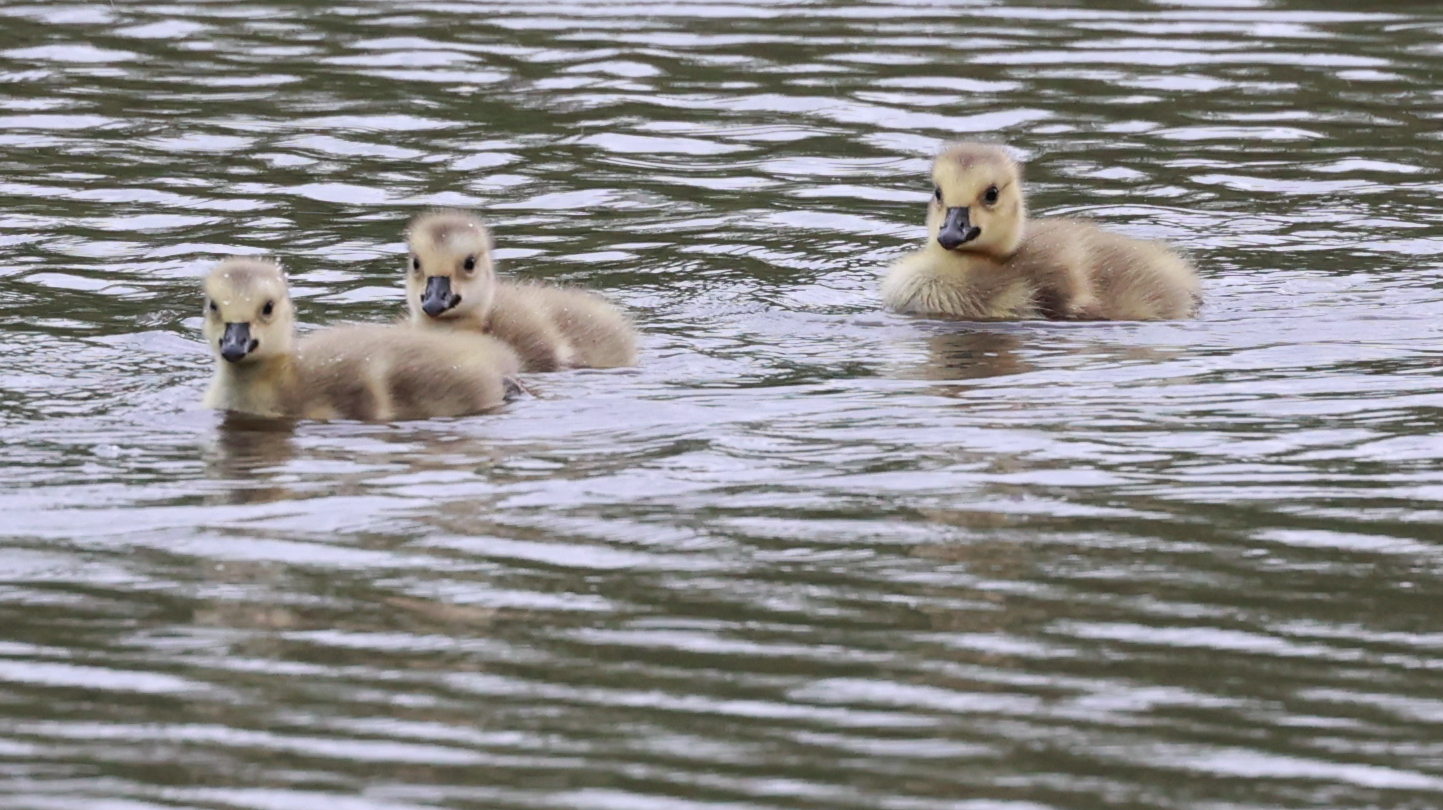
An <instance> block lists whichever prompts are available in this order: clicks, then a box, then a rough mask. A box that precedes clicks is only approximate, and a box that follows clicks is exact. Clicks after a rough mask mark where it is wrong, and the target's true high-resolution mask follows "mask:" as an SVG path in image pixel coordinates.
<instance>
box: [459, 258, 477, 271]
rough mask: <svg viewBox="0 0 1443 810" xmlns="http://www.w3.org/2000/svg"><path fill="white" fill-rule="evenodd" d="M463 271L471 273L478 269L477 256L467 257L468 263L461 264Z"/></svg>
mask: <svg viewBox="0 0 1443 810" xmlns="http://www.w3.org/2000/svg"><path fill="white" fill-rule="evenodd" d="M461 269H462V270H465V271H466V272H468V273H469V272H471V271H472V270H475V269H476V257H475V256H467V257H466V261H464V262H462V263H461Z"/></svg>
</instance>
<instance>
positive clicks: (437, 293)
mask: <svg viewBox="0 0 1443 810" xmlns="http://www.w3.org/2000/svg"><path fill="white" fill-rule="evenodd" d="M459 303H461V296H459V295H455V294H453V293H452V292H451V279H450V278H449V277H447V276H431V277H430V278H428V279H426V290H425V292H423V293H421V311H422V312H425V313H426V314H427V315H430V316H431V317H432V318H435V317H437V316H439V315H440V314H441V313H443V312H445V311H446V310H448V309H450V308H451V307H454V306H456V305H457V304H459Z"/></svg>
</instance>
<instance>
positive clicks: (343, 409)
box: [202, 257, 521, 422]
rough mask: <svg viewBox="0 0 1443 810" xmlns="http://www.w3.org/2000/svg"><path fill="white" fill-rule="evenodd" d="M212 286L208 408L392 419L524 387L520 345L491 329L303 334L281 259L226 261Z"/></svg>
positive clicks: (471, 409) (208, 296) (482, 402)
mask: <svg viewBox="0 0 1443 810" xmlns="http://www.w3.org/2000/svg"><path fill="white" fill-rule="evenodd" d="M204 289H205V311H204V315H205V325H204V327H203V330H202V331H203V332H204V334H205V340H206V343H207V344H209V345H210V347H211V350H212V351H213V352H214V353H215V356H216V369H215V376H214V377H213V378H212V380H211V385H210V390H209V391H208V392H207V393H206V396H205V403H204V404H205V406H206V407H208V408H217V409H223V410H228V411H236V412H241V413H248V414H255V415H258V416H269V417H289V418H301V419H359V420H364V421H376V422H386V421H393V420H404V419H427V418H430V417H436V416H461V415H464V414H472V413H479V412H481V411H486V410H490V409H492V408H496V407H497V406H499V405H502V404H503V403H505V402H506V401H507V399H508V398H511V397H513V396H515V394H516V393H518V392H519V391H520V390H521V389H520V386H519V384H518V383H517V382H516V380H515V375H516V374H517V372H518V371H519V370H520V361H519V360H518V358H517V357H516V353H515V352H513V351H512V350H511V349H510V347H508V346H507V345H506V344H504V343H502V342H501V341H499V340H495V339H493V338H489V337H486V336H485V335H455V336H449V337H443V336H440V335H436V334H434V333H430V332H424V331H421V330H419V329H414V328H412V327H410V326H406V325H394V326H385V325H380V324H372V325H351V326H337V327H331V328H327V329H321V330H319V331H317V332H313V333H311V334H308V335H306V336H305V337H303V338H301V339H300V340H296V338H295V309H294V307H293V305H292V303H291V295H290V288H289V286H288V285H287V283H286V277H285V274H284V273H283V272H282V271H281V268H280V265H278V264H276V263H275V262H273V261H269V260H262V259H251V258H239V257H233V258H229V259H226V260H224V261H222V262H221V263H220V264H218V265H216V267H215V268H214V269H212V270H211V271H210V274H209V275H207V276H206V279H205V283H204Z"/></svg>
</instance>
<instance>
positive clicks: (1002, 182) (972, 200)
mask: <svg viewBox="0 0 1443 810" xmlns="http://www.w3.org/2000/svg"><path fill="white" fill-rule="evenodd" d="M932 182H933V184H934V185H935V188H934V189H933V190H932V202H931V204H930V205H929V206H928V209H927V230H928V232H929V233H930V234H931V238H932V239H933V240H936V243H937V244H938V245H939V246H940V247H942V249H944V250H949V251H959V252H960V251H965V252H970V253H981V254H984V255H987V256H990V257H992V258H996V259H1002V258H1006V257H1008V256H1010V255H1012V254H1013V253H1014V252H1015V251H1016V250H1017V247H1018V246H1019V245H1020V244H1022V232H1023V223H1024V221H1025V220H1026V218H1027V206H1026V204H1025V203H1024V202H1023V199H1022V173H1021V171H1020V170H1019V169H1018V166H1017V163H1016V161H1014V160H1013V159H1012V157H1011V156H1009V155H1008V154H1007V152H1006V150H1004V149H1003V148H1002V147H1000V146H993V145H991V144H983V143H957V144H952V145H950V146H948V147H946V148H945V149H943V150H942V154H940V155H938V156H937V160H936V161H935V162H934V163H933V164H932Z"/></svg>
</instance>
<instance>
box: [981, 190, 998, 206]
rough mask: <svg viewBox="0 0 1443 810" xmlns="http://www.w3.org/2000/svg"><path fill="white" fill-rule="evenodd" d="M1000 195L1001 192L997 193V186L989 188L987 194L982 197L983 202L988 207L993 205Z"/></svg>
mask: <svg viewBox="0 0 1443 810" xmlns="http://www.w3.org/2000/svg"><path fill="white" fill-rule="evenodd" d="M999 193H1000V192H998V191H997V187H996V186H988V187H987V192H986V193H984V194H983V195H982V202H985V203H987V204H988V205H992V204H993V203H995V202H997V195H998V194H999Z"/></svg>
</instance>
